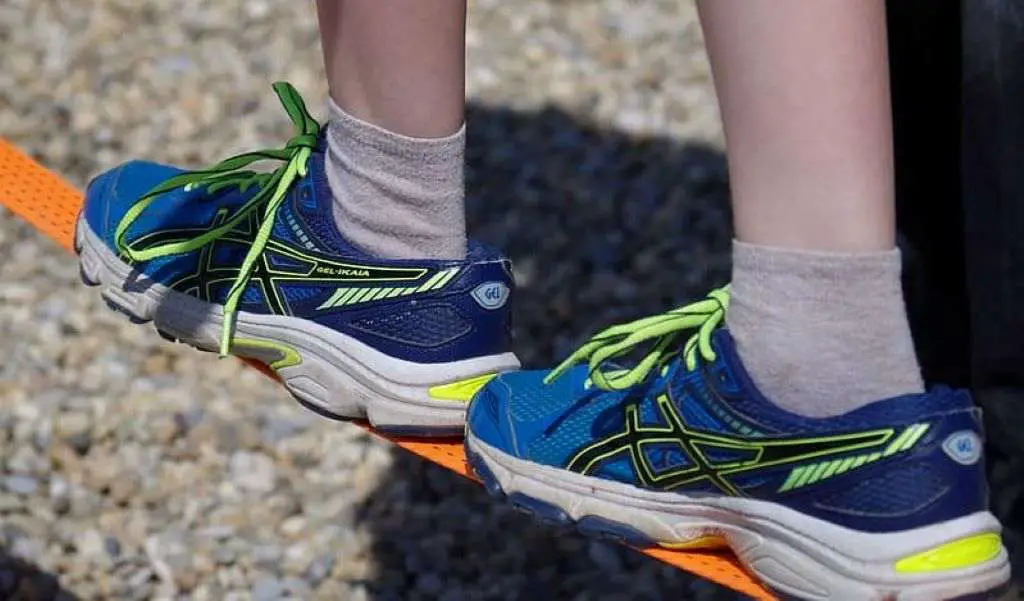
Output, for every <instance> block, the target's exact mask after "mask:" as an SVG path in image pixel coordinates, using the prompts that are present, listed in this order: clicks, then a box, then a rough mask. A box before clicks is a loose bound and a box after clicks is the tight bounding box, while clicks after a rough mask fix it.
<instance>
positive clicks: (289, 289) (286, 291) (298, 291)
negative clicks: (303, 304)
mask: <svg viewBox="0 0 1024 601" xmlns="http://www.w3.org/2000/svg"><path fill="white" fill-rule="evenodd" d="M278 290H279V291H280V292H281V295H282V296H284V297H285V299H287V300H288V302H295V301H304V300H309V299H311V298H315V297H316V296H318V295H322V294H324V293H326V292H328V290H327V289H325V288H324V287H322V286H306V285H303V284H284V285H279V286H278Z"/></svg>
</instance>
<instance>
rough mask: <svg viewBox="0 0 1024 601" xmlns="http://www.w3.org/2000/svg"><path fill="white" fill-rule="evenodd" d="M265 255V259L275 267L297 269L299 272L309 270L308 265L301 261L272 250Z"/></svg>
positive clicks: (289, 269)
mask: <svg viewBox="0 0 1024 601" xmlns="http://www.w3.org/2000/svg"><path fill="white" fill-rule="evenodd" d="M266 255H267V259H268V260H269V262H270V265H271V266H272V267H274V268H275V269H281V270H288V271H298V272H301V273H305V272H306V271H308V270H309V265H307V264H305V263H303V262H302V261H296V260H295V259H293V258H291V257H286V256H284V255H279V254H277V253H275V252H272V251H270V252H267V253H266Z"/></svg>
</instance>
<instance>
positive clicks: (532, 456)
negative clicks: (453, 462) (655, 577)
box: [469, 329, 987, 532]
mask: <svg viewBox="0 0 1024 601" xmlns="http://www.w3.org/2000/svg"><path fill="white" fill-rule="evenodd" d="M711 344H712V347H713V349H714V351H715V355H716V357H715V359H714V360H713V361H707V360H701V361H699V362H698V365H697V367H696V369H693V370H688V369H687V368H686V366H685V364H684V363H683V362H682V361H681V360H678V359H677V360H675V361H673V362H672V363H671V364H670V366H669V369H667V370H665V372H664V373H655V374H652V376H651V377H649V378H647V379H646V380H644V381H643V382H641V383H638V384H636V385H634V386H632V387H629V388H626V389H625V390H621V391H610V392H609V391H604V390H601V389H599V388H598V387H596V386H593V385H592V384H591V382H590V380H589V379H588V377H587V373H588V370H587V368H586V367H583V366H579V367H574V368H571V369H569V370H568V371H567V372H565V373H564V374H563V375H561V376H560V377H558V378H556V379H555V380H553V381H552V382H551V383H550V384H545V383H544V378H545V376H546V375H547V374H548V373H549V372H547V371H530V372H519V373H510V374H504V375H501V376H499V377H497V378H495V379H494V380H492V381H491V382H490V383H489V384H488V385H487V386H486V387H485V388H484V389H483V390H481V391H480V392H479V393H478V394H477V396H476V398H475V399H474V401H473V403H472V405H471V407H470V415H469V429H470V431H471V432H472V434H473V435H474V436H475V437H477V438H479V439H480V440H482V441H483V442H485V443H487V444H489V445H491V446H494V447H497V448H499V449H500V450H502V451H504V452H506V453H509V454H512V455H514V456H516V457H519V458H522V459H526V460H529V461H532V462H536V463H539V464H544V465H548V466H552V467H557V468H563V469H567V470H571V471H573V472H577V473H582V474H586V475H589V476H592V477H595V478H604V479H608V480H616V481H620V482H625V483H629V484H632V485H634V486H637V487H640V488H644V489H650V490H662V491H677V492H680V493H686V494H714V495H729V496H736V497H748V498H755V499H763V500H770V501H775V502H778V503H781V504H784V505H786V506H789V507H791V508H793V509H796V510H798V511H801V512H803V513H806V514H809V515H813V516H816V517H819V518H822V519H825V520H828V521H830V522H833V523H838V524H841V525H845V526H847V527H850V528H854V529H857V530H862V531H872V532H880V531H894V530H905V529H908V528H913V527H916V526H921V525H926V524H931V523H936V522H939V521H943V520H949V519H953V518H956V517H960V516H962V515H967V514H970V513H973V512H975V511H980V510H983V509H985V508H986V505H987V489H986V486H985V480H984V465H983V459H982V456H981V451H982V432H981V425H980V415H979V410H977V409H976V408H975V407H974V406H973V404H972V402H971V399H970V397H969V395H968V394H967V393H966V392H963V391H953V390H950V389H946V388H937V389H935V390H932V391H930V392H928V393H925V394H917V395H908V396H903V397H898V398H893V399H887V400H882V401H879V402H876V403H873V404H871V405H868V406H866V407H863V408H861V409H859V410H856V411H853V412H850V413H847V414H845V415H840V416H836V417H831V418H822V419H811V418H805V417H801V416H799V415H795V414H792V413H789V412H787V411H784V410H782V409H780V408H779V407H778V406H776V405H775V404H773V403H771V402H770V401H769V400H767V399H765V398H764V397H763V396H762V395H761V394H760V392H758V390H757V388H756V386H755V385H754V384H753V382H752V381H751V380H750V378H749V376H748V375H747V373H746V371H745V370H744V369H743V366H742V364H741V362H740V360H739V357H738V356H737V354H736V352H735V348H734V346H733V343H732V339H731V337H730V335H729V333H728V331H727V330H725V329H719V330H718V331H716V332H715V333H714V334H713V335H712V337H711ZM840 394H841V393H840Z"/></svg>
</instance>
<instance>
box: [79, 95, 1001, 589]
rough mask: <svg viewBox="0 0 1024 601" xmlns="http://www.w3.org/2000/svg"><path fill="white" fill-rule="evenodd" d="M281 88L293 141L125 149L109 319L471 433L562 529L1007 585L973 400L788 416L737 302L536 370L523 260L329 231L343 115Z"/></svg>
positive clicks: (345, 407)
mask: <svg viewBox="0 0 1024 601" xmlns="http://www.w3.org/2000/svg"><path fill="white" fill-rule="evenodd" d="M274 89H275V91H276V92H277V94H278V96H279V97H280V99H281V101H282V104H283V105H284V108H285V110H286V111H287V113H288V115H289V117H290V118H291V120H292V122H293V123H294V126H295V135H294V137H292V138H291V139H290V140H289V141H288V142H287V144H286V145H285V146H284V147H283V148H280V149H269V150H261V151H256V152H251V153H246V154H242V155H239V156H235V157H232V158H229V159H227V160H224V161H222V162H220V163H218V164H217V165H213V166H211V167H209V168H207V169H204V170H201V171H183V170H181V169H177V168H175V167H170V166H165V165H160V164H155V163H149V162H142V161H132V162H129V163H126V164H124V165H121V166H120V167H117V168H115V169H113V170H111V171H108V172H106V173H103V174H101V175H100V176H98V177H97V178H95V179H94V180H93V181H92V182H91V183H90V185H89V187H88V191H87V193H86V200H85V206H84V208H83V210H82V213H81V216H80V219H79V222H78V226H77V231H76V234H75V245H76V249H77V251H78V253H79V256H80V261H81V272H82V278H83V280H84V281H85V283H87V284H89V285H95V286H99V287H101V290H102V295H103V298H104V299H105V300H106V301H107V303H108V304H109V305H110V306H111V307H112V308H114V309H116V310H118V311H121V312H123V313H125V314H127V316H128V317H129V318H130V319H132V320H133V321H136V322H138V323H146V322H153V323H154V324H155V326H156V328H157V330H158V332H159V333H161V334H162V335H163V336H165V337H167V338H170V339H173V340H179V341H182V342H185V343H188V344H190V345H192V346H194V347H197V348H199V349H202V350H209V351H216V352H219V353H220V354H221V355H227V354H232V355H237V356H242V357H246V358H250V359H255V360H257V361H259V362H262V363H264V364H266V365H267V366H269V368H270V369H271V370H273V371H274V372H275V373H276V375H277V376H278V377H279V379H280V380H281V381H282V382H283V383H284V385H285V386H286V387H287V388H288V390H289V391H290V392H291V393H292V394H293V395H294V396H295V397H296V398H297V399H298V400H299V401H300V402H302V403H303V404H305V405H306V406H307V407H309V408H311V409H313V410H315V411H317V412H319V413H322V414H325V415H328V416H331V417H337V418H343V419H365V420H368V421H369V422H370V424H372V425H373V426H374V427H375V428H377V429H378V430H380V431H384V432H388V433H392V434H402V435H414V436H451V435H455V436H458V435H461V434H462V433H463V432H465V448H466V456H467V458H468V461H469V464H470V466H471V467H472V469H473V470H474V471H475V472H476V474H477V475H478V476H479V477H480V478H481V480H482V481H483V482H484V484H485V486H486V488H487V490H488V491H489V492H490V493H491V494H492V495H494V496H496V497H504V498H507V500H508V501H509V502H511V503H513V504H515V505H517V506H518V507H519V508H521V509H523V510H525V511H527V512H529V513H531V514H533V515H534V516H535V517H537V518H538V519H539V520H541V521H543V522H545V523H551V524H556V525H568V524H575V525H576V526H577V527H578V528H579V529H580V530H582V531H584V532H587V533H590V534H593V535H597V536H602V537H609V538H612V539H617V540H621V541H624V542H626V543H628V544H631V545H634V546H660V547H667V548H671V549H705V548H716V547H722V546H725V545H727V546H729V547H730V548H731V549H732V550H733V551H734V552H735V553H736V554H737V556H738V557H739V558H740V560H741V561H742V562H743V563H744V565H745V566H746V567H747V568H748V569H749V570H750V571H751V572H753V573H754V574H755V575H756V576H758V577H759V578H760V579H761V580H762V581H763V582H765V583H766V584H767V585H768V586H769V587H771V588H773V589H775V590H777V591H779V592H781V593H784V594H787V595H791V596H796V597H799V598H806V599H843V600H845V599H850V600H861V599H863V600H878V601H881V600H883V599H899V600H901V601H933V600H937V599H953V598H973V596H975V595H979V594H983V593H985V592H987V591H991V590H993V589H998V588H999V587H1000V586H1001V585H1003V584H1004V583H1005V582H1007V581H1008V579H1009V576H1010V568H1009V562H1008V558H1007V553H1006V550H1005V549H1004V547H1003V545H1002V542H1001V538H1000V525H999V522H998V521H997V520H996V518H995V517H994V516H993V515H992V514H991V513H990V512H989V511H988V498H987V497H988V492H987V485H986V481H985V470H984V458H983V432H982V428H981V420H980V414H979V410H978V409H977V408H975V406H974V405H973V403H972V401H971V398H970V396H969V394H968V393H966V392H964V391H956V390H951V389H947V388H935V389H933V390H930V391H928V392H927V393H924V394H915V395H908V396H903V397H899V398H892V399H882V400H879V401H878V402H876V403H873V404H871V405H869V406H866V407H863V408H861V409H859V410H856V411H853V412H851V413H848V414H845V415H840V416H837V417H831V418H825V419H809V418H806V417H801V416H798V415H794V414H792V413H789V412H787V411H784V410H782V409H780V408H779V407H777V406H776V405H775V404H773V403H772V402H771V401H770V400H768V399H766V398H765V397H764V396H763V395H762V394H761V393H760V392H759V391H758V389H757V387H756V386H755V385H754V384H753V382H752V381H751V379H750V377H749V376H748V375H747V373H746V372H745V370H744V368H743V364H742V361H741V360H740V358H739V357H738V356H737V354H736V350H735V348H734V345H733V342H732V339H731V338H730V335H729V332H728V329H727V328H726V327H724V317H725V313H726V310H727V307H728V290H727V289H721V290H716V291H713V292H712V293H711V294H710V295H709V296H708V298H707V299H705V300H701V301H699V302H696V303H694V304H692V305H689V306H686V307H682V308H679V309H675V310H672V311H669V312H667V313H665V314H662V315H657V316H652V317H648V318H645V319H640V320H638V321H635V322H633V323H628V324H623V325H617V326H614V327H611V328H608V329H607V330H605V331H603V332H600V333H599V334H597V335H596V336H594V337H593V338H592V339H591V340H590V341H589V342H587V343H586V344H585V345H583V347H581V348H580V349H579V350H578V351H577V352H575V353H574V354H573V355H572V356H570V357H569V358H568V359H566V361H565V362H564V363H562V364H561V365H560V366H558V367H557V368H555V369H553V370H530V371H521V370H519V367H520V364H519V362H518V360H517V359H516V356H515V355H514V354H513V353H512V351H511V319H510V317H511V302H512V297H513V291H514V281H513V276H512V271H511V263H510V262H509V260H508V259H507V258H506V257H505V256H503V255H502V254H501V253H500V252H499V251H498V250H495V249H493V248H491V247H488V246H486V245H484V244H480V243H476V242H470V244H469V248H468V253H467V257H466V259H465V260H462V261H439V260H418V261H416V260H385V259H381V258H377V257H374V256H370V255H368V254H366V253H364V252H362V251H360V250H359V249H358V248H355V247H354V246H353V245H352V244H350V243H349V242H348V241H347V240H346V239H345V238H344V236H343V235H342V234H341V233H339V231H338V229H337V228H336V227H335V223H334V220H333V215H332V210H331V206H332V202H333V199H332V196H331V192H330V188H329V187H328V185H327V180H326V176H325V171H324V153H325V138H324V131H325V127H327V126H321V125H320V124H319V123H317V122H316V121H315V120H314V119H313V118H312V117H311V116H310V114H309V113H308V111H307V110H306V107H305V106H304V104H303V101H302V99H301V98H300V97H299V95H298V93H297V92H296V91H295V90H294V89H293V88H292V87H291V86H289V85H288V84H284V83H279V84H275V86H274ZM257 161H275V162H276V163H277V165H278V166H277V168H276V170H274V171H272V172H257V171H252V170H250V169H249V168H248V166H249V165H250V164H251V163H254V162H257ZM643 353H646V354H643ZM625 355H630V360H629V361H628V362H624V364H623V365H617V364H615V360H616V359H617V358H618V359H620V360H621V358H622V357H623V356H625ZM637 355H639V356H637ZM836 393H837V394H842V391H837V392H836ZM979 598H984V597H979Z"/></svg>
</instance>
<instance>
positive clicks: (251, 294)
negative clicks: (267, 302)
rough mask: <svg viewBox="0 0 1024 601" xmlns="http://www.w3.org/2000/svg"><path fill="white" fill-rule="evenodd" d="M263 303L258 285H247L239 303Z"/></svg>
mask: <svg viewBox="0 0 1024 601" xmlns="http://www.w3.org/2000/svg"><path fill="white" fill-rule="evenodd" d="M262 301H263V293H262V292H261V290H260V287H259V284H249V286H247V287H246V288H245V292H243V293H242V299H241V302H243V303H259V302H262Z"/></svg>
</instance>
